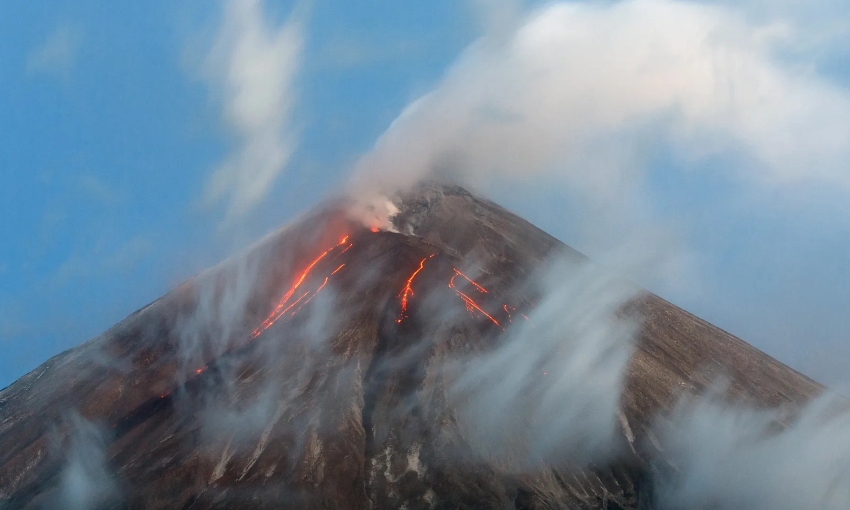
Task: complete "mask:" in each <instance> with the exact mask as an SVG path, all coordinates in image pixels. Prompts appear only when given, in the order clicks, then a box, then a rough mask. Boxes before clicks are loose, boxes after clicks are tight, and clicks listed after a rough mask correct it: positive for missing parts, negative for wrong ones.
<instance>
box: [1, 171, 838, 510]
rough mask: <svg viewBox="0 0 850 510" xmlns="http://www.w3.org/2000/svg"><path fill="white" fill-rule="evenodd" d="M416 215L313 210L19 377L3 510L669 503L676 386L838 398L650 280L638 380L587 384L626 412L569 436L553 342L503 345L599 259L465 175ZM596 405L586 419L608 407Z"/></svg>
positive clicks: (638, 307) (414, 201)
mask: <svg viewBox="0 0 850 510" xmlns="http://www.w3.org/2000/svg"><path fill="white" fill-rule="evenodd" d="M399 206H400V213H399V214H398V216H396V218H395V229H396V230H398V232H400V233H394V232H371V231H369V230H368V229H365V228H363V227H358V226H356V225H354V224H353V223H351V222H350V221H348V220H346V219H344V215H341V214H338V213H337V212H335V211H333V209H332V208H331V209H329V210H325V211H320V212H318V213H316V214H313V215H310V216H307V217H306V218H304V219H303V220H301V221H300V222H299V223H298V224H296V225H295V226H293V227H290V228H288V229H286V230H283V231H280V232H279V233H276V234H275V235H273V236H270V237H268V238H267V239H265V240H263V241H262V242H261V243H258V245H257V246H255V247H253V248H252V249H251V250H249V251H248V252H246V253H245V254H243V255H241V256H239V257H235V258H234V260H232V261H228V262H227V263H224V264H222V265H221V266H220V267H217V268H213V269H212V270H210V271H208V272H207V273H205V274H203V275H199V276H198V277H197V278H195V279H193V280H192V281H190V282H187V283H186V284H184V285H183V286H181V287H180V288H178V289H176V290H175V291H174V292H172V293H170V294H169V295H167V296H165V297H163V298H162V299H160V300H158V301H156V302H154V303H152V304H151V305H149V306H148V307H145V308H144V309H142V310H140V311H139V312H136V313H134V314H133V315H131V316H130V317H128V318H127V319H125V320H124V321H123V322H121V323H120V324H118V325H117V326H115V327H114V328H112V329H111V330H110V331H108V332H106V333H105V334H104V335H102V336H100V337H98V338H95V339H93V340H91V341H89V342H88V343H86V344H84V345H82V346H80V347H78V348H76V349H72V350H70V351H67V352H65V353H62V354H60V355H58V356H56V357H54V358H52V359H51V360H49V361H47V362H46V363H45V364H44V365H42V366H41V367H39V368H37V369H36V370H34V371H33V372H32V373H30V374H28V375H26V376H25V377H23V378H21V379H20V380H19V381H17V382H16V383H14V384H13V385H11V386H10V387H8V388H6V389H4V390H2V392H0V508H42V507H48V508H49V507H60V508H61V507H78V508H193V509H195V508H197V509H203V508H328V509H337V508H338V509H347V508H351V509H355V508H357V509H361V508H362V509H366V508H409V509H414V508H608V509H617V508H622V509H631V508H653V506H654V504H653V500H654V497H653V490H652V488H651V487H652V479H653V477H654V476H655V475H656V473H657V472H658V469H662V470H663V469H665V464H664V463H665V452H664V451H663V448H662V447H661V446H660V445H659V440H658V438H657V437H655V435H654V434H653V424H654V420H655V419H656V417H657V416H659V415H663V414H664V413H666V412H669V411H671V410H672V409H673V408H674V406H675V405H676V402H677V401H678V400H679V399H680V397H681V396H682V395H685V394H700V393H702V392H704V391H706V390H707V389H708V388H709V387H710V386H711V385H712V384H715V383H717V381H718V380H721V379H722V380H724V381H726V383H727V384H726V386H725V390H726V394H727V395H728V397H729V398H730V399H731V400H734V401H740V402H746V403H747V404H748V405H752V406H756V407H761V408H783V407H785V408H788V409H792V410H793V409H796V408H798V407H799V406H800V405H802V404H804V403H805V402H807V401H809V400H811V399H812V398H814V397H815V396H816V395H817V394H818V393H820V392H821V390H822V388H821V387H820V386H819V385H818V384H817V383H815V382H813V381H811V380H810V379H808V378H806V377H804V376H802V375H800V374H799V373H797V372H795V371H793V370H791V369H789V368H788V367H786V366H784V365H782V364H781V363H779V362H777V361H776V360H774V359H772V358H770V357H769V356H767V355H765V354H764V353H761V352H760V351H758V350H756V349H754V348H752V347H751V346H749V345H747V344H746V343H744V342H743V341H741V340H739V339H737V338H735V337H733V336H731V335H729V334H727V333H725V332H723V331H721V330H719V329H718V328H716V327H714V326H712V325H710V324H708V323H706V322H704V321H702V320H700V319H698V318H696V317H694V316H692V315H691V314H688V313H687V312H685V311H683V310H681V309H679V308H677V307H675V306H673V305H672V304H670V303H668V302H666V301H664V300H662V299H660V298H658V297H657V296H654V295H652V294H649V293H645V292H640V291H638V292H635V293H634V294H633V295H631V297H630V298H629V299H628V301H626V302H624V303H623V304H622V306H620V307H619V308H618V311H617V315H618V316H622V317H625V318H627V319H630V320H634V321H635V324H637V327H636V329H635V330H634V331H632V332H631V334H630V335H629V338H630V339H631V341H630V343H629V351H628V353H629V354H630V355H629V356H628V357H627V358H626V359H624V360H623V364H622V370H621V372H622V374H621V375H620V376H618V375H617V374H616V373H613V374H609V375H610V377H605V375H606V374H604V373H600V370H601V371H604V370H606V367H605V366H594V367H593V370H595V371H596V372H593V373H594V374H595V375H598V376H600V377H601V379H600V381H602V382H601V383H599V384H596V383H592V385H591V386H588V388H590V389H591V390H596V389H598V387H604V386H605V384H608V383H610V384H614V385H615V386H616V389H617V394H616V395H615V396H614V397H615V398H614V400H613V403H614V404H616V406H615V408H612V409H611V413H610V414H611V416H600V417H599V422H598V423H600V424H602V426H601V427H596V426H595V423H596V422H593V421H589V422H588V426H586V427H585V429H581V430H578V429H577V430H572V429H570V433H569V434H567V433H566V432H564V437H561V436H560V435H559V432H560V431H561V429H562V428H563V427H561V426H560V425H558V426H556V427H553V426H550V425H551V423H550V422H551V421H552V420H555V421H556V422H557V420H558V419H560V418H561V417H562V416H561V414H559V413H560V410H559V409H555V410H554V411H553V410H552V409H548V408H547V407H546V404H547V402H549V403H551V398H552V395H553V393H552V388H551V387H549V386H547V385H551V384H553V383H551V382H549V381H553V380H558V381H569V380H568V379H565V378H564V377H565V376H569V375H570V374H558V373H556V372H557V371H558V369H559V367H562V365H560V364H558V363H559V362H558V361H557V359H555V360H554V361H553V359H548V358H555V357H556V356H555V354H557V353H558V352H560V351H559V350H557V349H556V350H554V351H552V352H553V355H552V356H549V355H548V353H546V354H547V355H546V356H543V357H542V358H541V359H537V358H533V357H532V362H531V363H538V364H539V367H538V365H534V367H533V368H532V369H529V370H526V371H525V372H522V373H521V375H522V377H516V376H517V373H518V372H516V371H514V370H513V369H512V368H511V362H512V357H515V358H516V364H517V365H521V364H522V363H526V362H527V359H525V358H523V359H520V358H521V357H523V356H524V352H523V349H525V350H533V349H535V345H537V344H535V343H534V341H532V340H529V342H528V343H527V346H526V347H521V348H520V350H514V351H510V350H506V349H509V348H513V349H515V348H516V343H517V342H520V341H522V342H525V341H526V338H525V337H524V336H523V335H530V336H529V338H532V339H533V338H535V335H543V334H544V333H543V332H544V331H547V328H546V325H545V324H540V323H538V324H534V322H533V321H534V318H535V316H534V315H533V313H534V312H535V310H536V309H537V308H538V307H539V308H545V306H544V304H545V302H544V301H543V300H545V299H546V296H545V295H543V294H542V293H541V291H540V290H539V289H538V288H537V287H534V286H531V285H529V284H528V282H529V280H531V279H533V278H535V275H536V274H539V272H540V271H541V269H542V268H543V267H544V266H545V265H546V264H548V263H549V262H550V261H551V260H552V259H555V258H557V259H560V260H562V261H563V264H562V265H565V267H580V266H582V265H583V264H586V263H587V261H586V259H585V258H584V257H583V256H582V255H581V254H579V253H577V252H575V251H574V250H571V249H570V248H568V247H566V246H565V245H563V244H562V243H560V242H559V241H557V240H556V239H554V238H552V237H551V236H549V235H547V234H546V233H544V232H542V231H540V230H539V229H537V228H535V227H534V226H533V225H531V224H529V223H528V222H526V221H524V220H522V219H521V218H519V217H517V216H515V215H513V214H511V213H509V212H507V211H505V210H504V209H502V208H500V207H499V206H497V205H495V204H493V203H491V202H489V201H486V200H481V199H479V198H476V197H474V196H472V195H471V194H469V193H468V192H466V191H464V190H462V189H460V188H453V187H443V186H423V187H420V188H419V189H417V190H416V191H415V192H411V193H410V194H408V195H407V196H405V197H403V198H402V199H401V200H400V202H399ZM343 238H345V239H343ZM417 269H418V271H417ZM287 296H289V297H288V298H287ZM284 298H286V299H284ZM577 299H578V298H577ZM582 313H583V312H582ZM582 313H580V314H579V316H582ZM529 316H531V318H529ZM517 323H521V325H516V324H517ZM518 328H519V329H518ZM522 328H525V329H522ZM516 331H519V333H517V332H516ZM576 331H584V330H576ZM564 334H565V335H567V334H569V332H565V333H564ZM512 342H513V344H512ZM522 345H526V344H522ZM612 349H613V347H612ZM505 352H507V353H508V354H507V357H506V356H504V355H502V354H504V353H505ZM493 353H495V354H493ZM533 354H534V353H533V352H532V353H531V355H533ZM600 356H602V357H599V358H598V359H602V360H604V359H606V358H605V357H604V356H608V353H602V354H601V355H600ZM480 359H485V360H487V361H486V363H483V364H482V363H479V360H480ZM611 359H613V360H616V359H617V358H616V357H613V358H611ZM553 363H554V364H553ZM597 365H599V364H598V363H597ZM603 365H604V364H603ZM563 366H565V367H568V366H571V365H563ZM552 367H554V369H553V368H552ZM609 368H610V370H609V371H611V372H617V371H618V370H619V369H618V367H617V366H616V365H614V364H612V366H611V367H609ZM476 370H477V371H479V372H482V371H485V370H486V372H484V373H483V374H479V373H477V372H476ZM523 370H525V369H523ZM565 370H566V368H565ZM529 373H533V376H534V378H533V379H529V377H528V375H529ZM478 376H480V377H479V379H475V377H478ZM556 378H560V379H556ZM513 379H516V381H515V382H516V384H517V385H520V386H521V387H520V388H518V389H517V388H515V387H510V388H511V391H513V392H514V393H512V394H511V395H508V396H504V395H503V394H502V393H503V392H502V388H503V387H508V386H503V385H507V384H513V383H514V381H513ZM481 381H483V385H484V386H486V387H484V388H482V387H481V386H482V384H480V383H481ZM580 382H581V381H579V383H580ZM558 384H568V383H563V382H562V383H558ZM621 387H622V391H620V388H621ZM481 395H486V398H483V397H481ZM556 395H560V393H557V394H556ZM605 396H608V395H606V394H601V397H605ZM502 397H504V398H502ZM591 397H593V398H588V399H587V402H585V403H584V407H582V408H581V409H579V410H578V412H577V413H576V414H575V417H578V418H575V417H574V418H575V419H573V421H576V419H578V420H581V419H586V418H587V416H588V415H593V414H594V413H596V414H600V413H601V414H605V412H606V408H605V407H604V405H602V404H604V402H603V403H602V404H599V402H598V401H599V400H600V398H596V396H593V395H591ZM574 400H581V397H580V396H579V398H577V399H576V398H573V399H572V400H571V401H570V402H572V401H574ZM602 400H604V398H602ZM597 404H598V405H597ZM482 405H483V406H484V411H483V412H479V411H478V409H479V408H480V407H481V406H482ZM558 405H560V404H558ZM550 407H552V406H550ZM612 417H613V418H612ZM612 419H613V421H612ZM609 422H610V423H611V424H613V425H612V427H613V428H612V431H613V434H612V435H611V437H610V440H609V441H608V443H609V444H607V445H603V446H606V447H605V448H603V449H602V450H604V451H600V449H599V447H595V449H589V447H588V444H589V443H591V442H592V439H593V438H594V437H596V436H594V434H593V432H594V428H603V429H604V428H605V426H606V424H609ZM81 423H82V424H84V425H81ZM565 423H567V425H565V427H566V428H567V429H569V428H570V423H572V422H569V423H568V422H565ZM556 425H557V423H556ZM588 431H589V432H588ZM588 434H590V435H588ZM602 437H604V436H602ZM491 439H492V441H491ZM544 440H545V441H544ZM659 466H660V467H659Z"/></svg>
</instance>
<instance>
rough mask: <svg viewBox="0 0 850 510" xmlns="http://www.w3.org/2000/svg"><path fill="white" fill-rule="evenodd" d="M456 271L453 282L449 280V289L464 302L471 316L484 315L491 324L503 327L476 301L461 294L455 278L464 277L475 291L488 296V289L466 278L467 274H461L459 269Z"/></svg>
mask: <svg viewBox="0 0 850 510" xmlns="http://www.w3.org/2000/svg"><path fill="white" fill-rule="evenodd" d="M454 271H455V274H454V276H452V278H451V280H449V288H450V289H452V290H453V291H455V294H457V296H458V297H459V298H460V299H461V300H463V304H464V305H465V306H466V311H467V312H469V313H470V315H473V316H474V315H475V313H476V312H477V313H479V314H481V315H483V316H484V317H487V318H488V319H490V322H492V323H493V324H495V325H496V326H499V327H502V325H501V324H499V321H497V320H496V319H494V318H493V316H492V315H490V314H489V313H487V312H485V311H484V310H483V309H482V308H481V307H480V306H478V303H476V302H475V300H474V299H472V298H471V297H469V296H468V295H466V294H464V293H463V292H461V291H460V290H459V289H458V288H457V286H456V285H455V278H457V277H458V276H460V277H462V278H463V279H465V280H466V281H467V282H469V283H470V284H472V286H473V287H475V289H476V290H477V291H478V292H480V293H482V294H487V289H485V288H484V287H482V286H481V285H478V283H476V282H475V281H474V280H473V279H472V278H470V277H468V276H466V275H465V274H463V273H461V272H460V271H458V270H457V269H455V270H454Z"/></svg>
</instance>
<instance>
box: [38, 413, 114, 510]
mask: <svg viewBox="0 0 850 510" xmlns="http://www.w3.org/2000/svg"><path fill="white" fill-rule="evenodd" d="M69 421H70V425H71V434H70V442H69V445H68V450H67V454H66V460H65V465H64V467H63V468H62V472H61V473H60V475H59V480H60V481H59V494H58V495H57V497H58V498H59V499H58V501H57V502H54V505H55V506H53V508H66V509H69V510H77V509H80V510H83V509H89V508H100V507H102V506H104V505H109V504H114V503H115V502H116V500H117V499H118V498H119V497H120V492H119V490H118V484H117V483H116V481H115V478H114V476H113V474H112V473H111V472H110V471H109V469H108V467H107V463H106V447H107V444H106V436H105V434H104V432H103V430H101V429H100V428H99V427H98V426H97V425H95V424H94V423H91V422H89V421H87V420H85V419H84V418H82V417H81V416H79V415H76V414H75V415H73V416H71V418H70V420H69Z"/></svg>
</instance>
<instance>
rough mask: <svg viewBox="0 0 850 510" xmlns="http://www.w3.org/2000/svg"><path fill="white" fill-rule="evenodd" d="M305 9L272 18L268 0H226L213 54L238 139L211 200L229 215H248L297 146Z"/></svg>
mask: <svg viewBox="0 0 850 510" xmlns="http://www.w3.org/2000/svg"><path fill="white" fill-rule="evenodd" d="M302 18H303V14H302V12H301V10H299V9H298V8H296V10H295V12H293V13H292V14H291V16H290V18H289V20H287V22H286V23H285V24H284V25H283V26H281V27H272V26H269V23H268V21H267V20H266V18H265V16H264V13H263V2H262V0H227V1H226V2H225V4H224V18H223V21H222V25H221V29H220V32H219V35H218V38H217V40H216V43H215V45H214V46H213V48H212V51H211V52H210V54H209V56H208V59H207V62H206V64H207V66H206V67H207V71H208V74H209V80H210V82H211V84H212V86H213V88H214V89H216V90H217V91H219V93H220V95H221V100H222V101H223V106H224V112H223V115H224V122H225V124H226V126H227V128H228V129H229V130H230V131H231V132H232V134H233V136H234V138H235V140H236V144H235V148H234V150H233V151H232V153H231V154H230V155H229V156H228V157H227V159H226V160H225V161H224V162H223V163H222V164H221V166H220V167H219V168H218V169H216V171H215V173H214V174H213V175H212V177H211V178H210V180H209V181H208V183H207V186H206V191H205V198H206V200H207V201H208V202H209V203H217V202H220V201H225V202H226V203H227V205H226V216H225V222H232V221H234V220H236V219H238V218H239V217H241V216H243V215H244V214H245V213H247V212H248V211H249V210H251V209H252V208H253V207H255V206H256V205H257V204H258V203H259V202H260V201H262V200H263V198H265V196H266V195H267V194H268V192H269V190H270V189H271V186H272V185H273V184H274V182H275V180H276V179H277V177H278V176H279V175H280V174H281V172H283V171H284V169H285V168H286V165H287V164H288V162H289V159H290V157H291V156H292V153H293V151H294V149H295V134H294V133H293V129H292V126H291V119H290V118H291V115H292V108H293V105H294V98H295V78H296V76H297V74H298V70H299V68H300V62H301V52H302V46H303V44H304V41H303V39H304V35H303V19H302Z"/></svg>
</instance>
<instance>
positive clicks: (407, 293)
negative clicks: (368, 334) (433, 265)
mask: <svg viewBox="0 0 850 510" xmlns="http://www.w3.org/2000/svg"><path fill="white" fill-rule="evenodd" d="M433 256H434V254H433V253H432V254H431V255H430V256H428V257H425V258H424V259H422V260H421V261H419V268H418V269H417V270H416V271H414V272H413V274H412V275H410V278H408V279H407V283H406V284H405V286H404V288H403V289H401V292H399V294H398V297H399V299H400V300H401V314H400V315H399V318H398V319H396V322H398V323H400V322H401V321H402V320H404V319H405V318H406V317H407V302H408V300H409V299H410V298H411V297H413V287H412V285H413V279H414V278H416V275H418V274H419V271H422V268H424V267H425V261H426V260H428V259H430V258H431V257H433Z"/></svg>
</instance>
